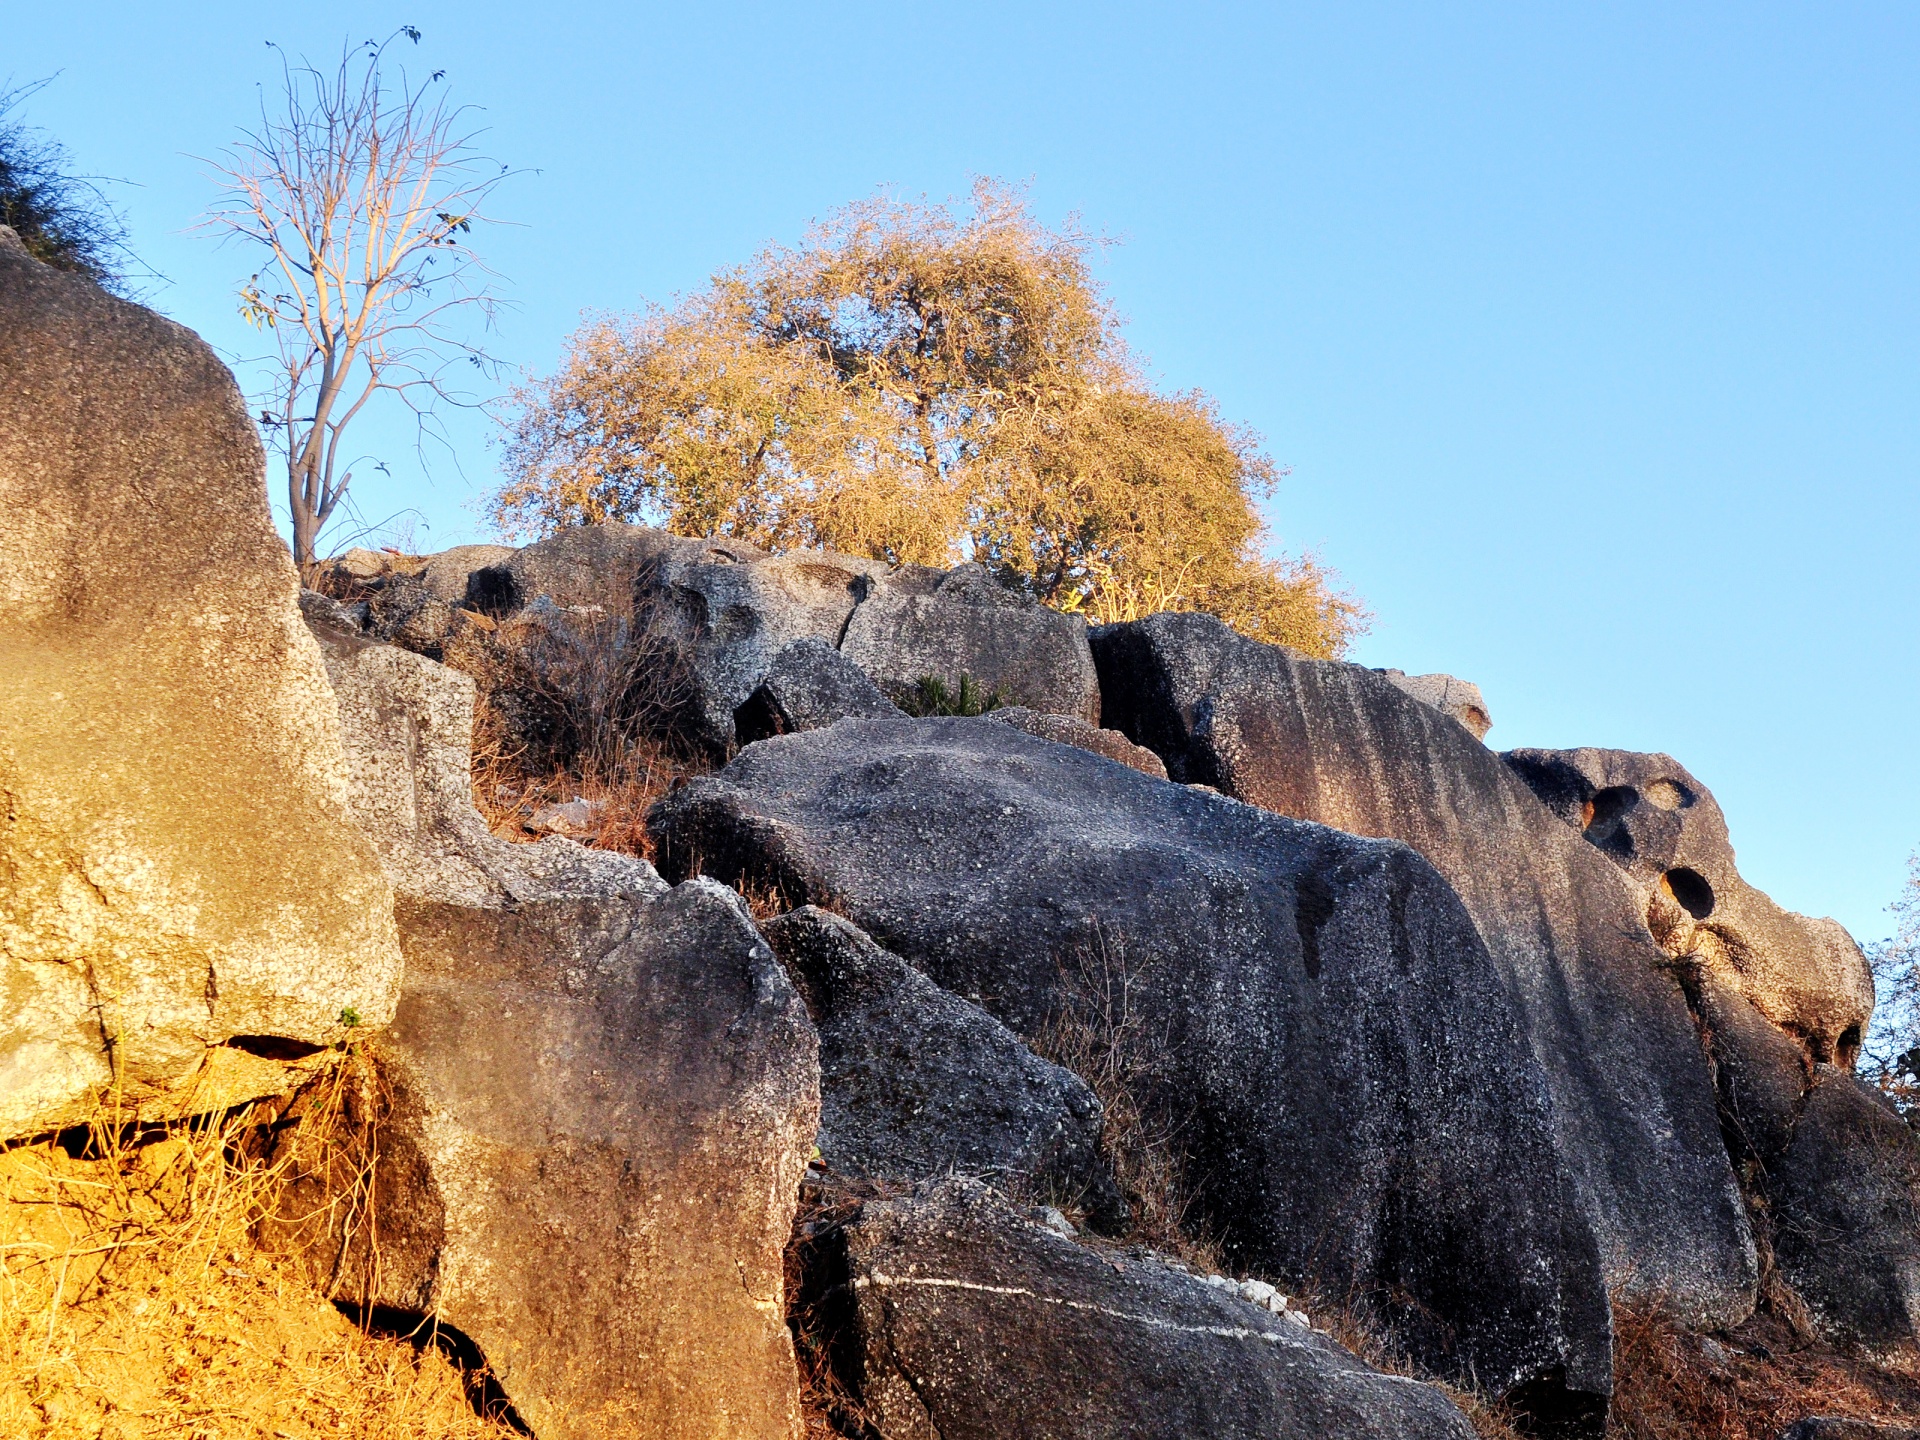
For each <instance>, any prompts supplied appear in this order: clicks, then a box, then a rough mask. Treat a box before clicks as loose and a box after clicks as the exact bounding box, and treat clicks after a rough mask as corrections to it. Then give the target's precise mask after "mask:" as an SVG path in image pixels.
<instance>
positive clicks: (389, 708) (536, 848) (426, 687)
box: [301, 591, 661, 905]
mask: <svg viewBox="0 0 1920 1440" xmlns="http://www.w3.org/2000/svg"><path fill="white" fill-rule="evenodd" d="M301 605H302V607H303V608H304V610H305V612H306V615H307V620H308V625H309V627H310V628H311V630H312V632H313V634H314V636H315V638H316V639H317V640H318V641H319V642H320V646H321V651H322V654H323V655H324V656H325V661H326V671H327V675H328V677H329V678H330V679H331V681H332V682H333V692H334V696H335V697H336V698H337V707H338V715H339V731H340V734H341V736H342V738H343V739H344V742H345V753H346V761H347V771H348V798H349V804H350V807H351V811H352V814H353V818H354V820H355V821H356V822H358V824H359V826H360V828H361V830H362V831H364V832H365V834H366V835H367V837H368V838H369V839H370V840H371V841H372V842H373V846H374V849H375V851H376V852H377V853H378V855H379V857H380V863H381V864H382V865H383V866H384V867H385V868H386V871H387V874H388V876H389V878H390V879H391V880H392V882H393V884H394V886H395V888H396V889H398V890H399V891H400V892H401V893H402V894H406V895H414V896H420V897H425V898H430V899H437V900H443V901H447V902H450V903H455V904H462V905H499V904H505V903H508V902H510V901H525V900H540V899H551V898H554V897H556V896H562V895H605V894H617V893H620V892H623V891H625V892H633V893H652V892H654V891H657V890H658V889H660V888H661V882H660V879H659V877H658V876H657V875H655V874H654V872H653V867H652V866H650V865H648V864H647V863H646V862H645V861H644V860H635V859H633V858H631V857H629V856H625V855H619V854H615V853H613V852H612V851H606V850H588V849H586V848H584V847H583V846H580V845H576V844H575V843H573V842H572V841H571V840H565V839H560V838H557V837H556V838H551V839H546V840H542V841H541V842H540V843H539V844H537V845H516V844H512V843H510V842H508V841H505V840H501V839H498V838H496V837H495V836H494V835H493V834H491V833H490V832H489V831H488V829H487V826H486V822H485V821H484V820H482V819H481V817H480V813H479V811H477V810H475V809H474V807H473V789H472V786H473V781H472V743H473V706H474V684H473V681H472V680H471V679H470V678H469V677H468V676H466V675H463V674H461V673H460V672H459V671H458V670H453V669H450V668H449V667H447V666H445V665H441V664H437V663H436V662H434V661H432V660H428V659H426V658H425V657H423V656H420V655H415V654H412V653H410V652H409V651H407V650H404V649H401V648H400V647H398V646H395V645H381V644H377V643H375V642H374V641H371V640H368V639H367V638H366V637H364V636H362V635H360V634H358V633H357V632H356V631H355V630H354V629H353V628H352V627H351V625H350V623H349V622H348V621H346V620H345V619H344V618H343V617H342V615H341V614H340V613H339V610H340V607H338V606H337V605H335V604H334V603H333V602H332V601H330V600H328V599H326V598H325V597H324V596H320V595H315V594H314V593H313V592H312V591H307V592H305V593H304V594H303V595H302V596H301Z"/></svg>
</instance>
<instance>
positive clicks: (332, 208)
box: [205, 26, 512, 572]
mask: <svg viewBox="0 0 1920 1440" xmlns="http://www.w3.org/2000/svg"><path fill="white" fill-rule="evenodd" d="M403 39H404V40H407V41H409V42H411V43H415V44H417V43H418V42H419V39H420V32H419V31H418V30H416V29H414V28H413V27H412V26H402V27H401V28H400V29H399V30H396V31H395V32H394V33H393V34H392V35H390V36H388V37H387V38H386V39H385V40H383V41H378V42H375V41H372V40H368V41H364V42H362V43H360V44H357V45H354V44H349V45H347V46H345V47H343V48H342V50H341V54H340V63H339V66H338V68H337V69H336V70H334V71H332V72H330V73H329V72H322V71H321V70H319V69H317V68H315V67H314V66H312V65H310V64H307V63H306V62H304V61H302V62H301V63H299V64H297V65H296V64H294V63H293V62H292V61H290V60H289V59H288V58H287V56H286V55H285V53H284V52H280V51H279V48H278V47H277V46H275V47H273V48H274V49H275V51H276V53H278V54H279V55H280V69H281V77H280V78H281V86H280V90H279V93H278V94H277V95H275V96H274V97H273V104H274V108H272V109H269V105H268V99H267V97H266V96H265V95H263V96H262V99H261V106H260V122H259V125H258V128H256V129H253V130H249V131H244V132H243V133H242V135H241V138H240V140H239V142H238V143H237V144H235V145H234V146H233V147H232V149H231V150H229V151H228V152H227V154H226V155H225V156H224V157H223V159H222V160H221V161H218V162H212V163H213V165H214V172H215V175H216V177H217V178H218V180H219V182H220V185H221V190H222V193H221V197H220V199H219V201H218V202H217V203H216V204H215V206H214V207H213V209H212V210H211V211H210V213H209V214H208V217H207V220H206V222H205V223H206V224H207V225H208V226H209V227H210V228H212V229H214V230H216V231H218V232H220V233H221V234H223V235H225V236H231V237H233V238H236V239H239V240H242V241H244V242H246V243H247V244H248V245H249V246H253V247H258V248H260V249H262V250H264V251H265V252H266V253H265V255H264V256H263V257H262V260H261V265H260V268H259V269H258V270H256V271H255V272H254V274H253V275H252V276H251V277H250V278H249V279H248V280H247V281H246V282H245V283H244V284H242V285H241V287H240V313H241V315H242V316H243V317H245V319H246V320H247V322H248V323H249V324H251V325H253V326H254V327H255V328H257V329H260V330H263V331H266V332H267V333H269V334H270V335H272V337H273V338H274V340H275V342H276V347H277V350H278V355H277V358H276V359H275V360H274V361H273V362H272V372H271V378H270V380H269V382H268V383H267V386H266V391H267V393H266V395H265V396H264V397H263V398H264V402H265V403H263V405H262V408H261V412H260V417H259V418H260V423H261V426H262V428H263V430H265V431H266V432H267V434H268V436H269V438H270V441H271V443H273V444H274V446H275V448H276V449H277V450H278V451H279V452H280V454H281V455H282V457H283V458H284V460H285V462H286V467H287V502H288V507H289V509H290V510H291V512H292V517H293V551H294V559H295V561H296V562H297V563H298V564H299V565H300V567H301V569H302V571H303V572H305V571H306V570H308V569H310V568H311V567H312V565H313V563H314V560H315V558H316V556H315V548H316V546H317V544H318V541H319V536H320V532H321V531H322V530H323V529H324V528H325V527H326V524H327V522H328V520H329V519H330V518H331V517H332V516H333V514H334V511H335V509H336V508H337V507H338V506H339V504H340V502H341V501H342V500H343V499H344V498H345V496H346V493H347V487H348V486H349V485H350V484H351V482H352V479H353V475H352V470H351V468H350V466H349V465H347V464H344V463H343V460H342V457H343V454H344V453H345V452H344V451H343V450H342V446H343V445H344V443H345V435H346V431H347V428H348V426H349V424H350V423H351V422H352V421H353V420H354V419H355V418H356V417H357V416H358V415H359V414H360V413H361V412H362V410H363V409H364V408H365V407H366V405H367V403H368V402H369V401H371V400H372V399H373V398H374V397H375V396H376V395H380V394H387V395H391V396H394V397H395V398H397V399H398V400H399V401H400V402H401V403H402V404H404V405H405V406H406V407H407V408H408V410H410V411H411V412H412V414H413V415H414V418H415V420H416V423H417V424H418V425H419V426H420V428H421V430H422V432H423V433H426V432H428V431H429V430H431V429H433V428H434V427H436V426H437V424H438V417H439V412H440V410H441V407H443V406H455V407H461V408H471V407H473V406H475V405H478V404H480V403H482V401H481V400H479V399H476V398H475V397H474V396H473V395H471V394H470V393H468V392H467V391H465V390H463V389H461V388H459V386H458V384H457V383H456V382H455V380H454V367H455V366H456V365H458V364H460V363H462V362H466V363H469V364H471V365H472V366H473V367H474V369H476V370H477V371H478V372H479V373H481V374H483V375H486V376H488V377H492V376H494V375H496V374H497V373H498V370H497V366H496V364H495V362H494V360H493V358H492V356H491V355H489V354H488V353H487V351H486V349H485V347H484V346H483V344H482V343H480V340H479V338H477V337H478V336H481V335H484V333H485V332H487V331H490V330H491V329H492V326H493V320H494V316H495V313H496V311H497V309H498V307H499V304H500V301H499V298H498V296H497V295H496V294H495V292H494V288H493V287H494V284H495V282H496V281H497V279H498V277H497V276H496V275H495V274H494V272H493V271H492V270H490V269H488V268H487V266H486V265H485V264H483V263H482V262H481V260H480V259H479V257H478V256H476V255H475V254H474V252H473V251H472V249H471V248H470V245H469V241H470V239H471V237H472V235H473V232H474V227H475V226H478V225H484V224H489V223H494V222H493V221H492V219H491V217H490V216H488V215H487V214H485V209H486V205H487V203H488V201H489V200H490V199H491V197H492V195H493V192H494V190H495V189H496V188H497V187H498V186H499V185H500V183H501V182H502V181H503V180H505V179H507V178H508V177H509V175H510V174H511V173H512V172H510V171H509V170H507V168H506V167H504V166H501V165H497V164H495V163H494V162H492V161H490V160H487V159H484V158H483V157H482V156H481V155H480V154H479V153H478V152H477V151H476V150H475V149H474V145H473V141H474V139H475V132H474V131H471V130H469V129H467V128H466V125H467V118H466V117H467V115H468V113H469V109H470V107H467V106H452V105H450V104H449V103H448V101H447V98H446V94H445V91H444V90H443V89H442V88H441V81H442V80H443V79H444V77H445V74H446V72H445V71H442V70H436V71H434V72H433V73H432V75H430V76H429V77H428V78H427V79H426V80H425V81H424V82H421V83H417V84H416V83H415V82H414V81H412V80H411V79H410V78H409V77H408V76H407V74H406V72H405V70H404V69H402V68H401V67H399V66H398V65H397V64H395V63H393V62H392V61H391V59H390V56H389V53H388V52H389V50H390V49H392V47H393V46H394V45H395V43H396V42H398V41H400V40H403ZM393 72H397V73H398V79H397V80H395V79H393V78H392V74H393Z"/></svg>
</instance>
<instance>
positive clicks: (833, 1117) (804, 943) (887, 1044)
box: [763, 905, 1127, 1228]
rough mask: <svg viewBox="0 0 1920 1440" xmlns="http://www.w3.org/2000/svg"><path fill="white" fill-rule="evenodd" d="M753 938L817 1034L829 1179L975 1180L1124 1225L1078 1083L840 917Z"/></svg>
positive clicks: (809, 911) (797, 917) (1096, 1105)
mask: <svg viewBox="0 0 1920 1440" xmlns="http://www.w3.org/2000/svg"><path fill="white" fill-rule="evenodd" d="M763 928H764V930H765V933H766V937H767V940H768V942H769V943H770V944H771V945H772V946H773V948H774V950H775V952H776V953H777V954H778V955H779V956H780V958H781V960H782V961H783V962H784V963H785V964H786V966H787V969H788V971H789V973H790V974H793V975H795V976H796V977H797V978H798V980H799V982H800V988H801V993H802V994H803V995H804V996H805V997H806V1000H807V1007H808V1009H809V1010H810V1011H811V1012H812V1015H813V1018H814V1022H815V1024H816V1025H817V1026H818V1028H819V1032H820V1138H819V1142H818V1143H819V1147H820V1154H821V1157H822V1158H823V1159H824V1160H825V1161H826V1163H827V1165H828V1166H829V1167H830V1168H831V1169H832V1170H833V1171H835V1172H836V1173H838V1174H841V1175H846V1176H854V1177H860V1178H869V1179H877V1180H886V1181H890V1182H894V1183H904V1184H905V1185H907V1186H909V1187H911V1186H912V1185H914V1184H916V1183H918V1182H920V1181H924V1180H932V1179H937V1178H939V1177H941V1176H944V1175H947V1174H950V1173H953V1174H962V1175H972V1176H977V1177H982V1178H985V1179H988V1180H991V1181H993V1182H994V1183H995V1184H996V1185H997V1186H998V1187H999V1188H1000V1189H1002V1190H1008V1191H1024V1192H1026V1193H1029V1194H1034V1195H1036V1196H1038V1197H1039V1198H1043V1199H1045V1200H1047V1201H1048V1202H1050V1203H1053V1204H1057V1205H1061V1206H1066V1207H1069V1208H1075V1209H1079V1210H1083V1211H1085V1212H1086V1213H1087V1214H1088V1215H1089V1217H1091V1219H1092V1220H1093V1222H1094V1223H1095V1224H1096V1225H1098V1226H1101V1227H1103V1228H1114V1227H1119V1226H1124V1224H1125V1222H1126V1219H1127V1203H1126V1200H1125V1198H1124V1197H1122V1196H1121V1194H1120V1192H1119V1190H1118V1189H1117V1188H1116V1187H1115V1185H1114V1183H1113V1177H1112V1176H1111V1175H1110V1174H1108V1172H1107V1168H1106V1166H1105V1165H1104V1164H1103V1163H1102V1162H1101V1160H1100V1156H1099V1141H1100V1120H1101V1111H1100V1102H1099V1101H1098V1100H1096V1099H1095V1098H1094V1096H1093V1092H1092V1091H1091V1090H1089V1089H1087V1087H1086V1085H1085V1083H1084V1082H1083V1081H1081V1079H1080V1078H1079V1077H1078V1076H1077V1075H1075V1074H1073V1072H1072V1071H1070V1070H1063V1069H1062V1068H1061V1067H1060V1066H1058V1065H1052V1064H1049V1063H1048V1062H1046V1061H1045V1060H1042V1059H1041V1058H1040V1057H1039V1056H1037V1055H1035V1054H1034V1053H1033V1052H1032V1051H1031V1050H1029V1049H1028V1048H1027V1047H1026V1045H1025V1044H1024V1043H1023V1042H1022V1041H1021V1039H1020V1037H1019V1036H1017V1035H1015V1034H1014V1033H1013V1032H1012V1031H1011V1030H1009V1029H1007V1027H1006V1026H1004V1025H1002V1024H1001V1023H1000V1022H999V1021H998V1020H995V1019H994V1018H993V1017H992V1016H991V1015H989V1014H987V1012H986V1011H984V1010H982V1009H981V1008H980V1007H979V1006H977V1005H973V1004H969V1003H968V1002H967V1001H965V1000H962V999H961V998H960V997H959V996H957V995H952V994H949V993H948V992H947V991H945V990H942V989H941V988H940V987H939V986H937V985H935V984H934V983H933V982H932V981H931V980H929V979H927V977H926V976H924V975H922V974H921V973H920V972H919V971H918V970H915V969H914V968H913V967H912V966H911V965H908V964H907V963H906V962H905V961H904V960H902V959H900V957H899V956H897V955H892V954H889V953H888V952H887V951H885V950H883V949H881V948H880V947H879V946H878V945H876V944H874V943H873V941H872V940H871V939H869V938H868V937H867V936H866V935H865V934H863V933H862V932H861V931H860V930H859V929H858V928H857V927H856V926H854V925H853V924H852V923H851V922H849V921H846V920H843V919H841V918H840V917H839V916H837V915H831V914H829V913H827V912H826V911H824V910H819V909H816V908H814V907H813V906H811V905H809V906H805V907H803V908H801V909H799V910H796V911H794V912H793V913H791V914H789V915H784V916H782V917H781V918H779V919H777V920H774V921H772V922H771V923H769V924H767V925H766V926H765V927H763Z"/></svg>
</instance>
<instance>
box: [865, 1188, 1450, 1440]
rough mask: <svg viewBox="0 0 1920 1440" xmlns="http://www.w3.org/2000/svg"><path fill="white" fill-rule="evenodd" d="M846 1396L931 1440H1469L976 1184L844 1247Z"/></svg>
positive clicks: (897, 1206)
mask: <svg viewBox="0 0 1920 1440" xmlns="http://www.w3.org/2000/svg"><path fill="white" fill-rule="evenodd" d="M843 1243H844V1258H843V1260H842V1264H843V1266H844V1269H843V1272H842V1273H843V1277H844V1278H843V1280H842V1283H843V1284H845V1285H847V1286H849V1287H850V1290H851V1294H852V1297H853V1303H852V1307H851V1311H852V1313H851V1315H850V1316H849V1317H848V1323H849V1329H850V1330H851V1332H852V1333H851V1334H850V1335H848V1336H847V1337H845V1340H844V1341H843V1343H844V1344H846V1345H847V1347H848V1348H849V1349H850V1350H851V1352H852V1358H853V1363H852V1365H851V1366H850V1367H849V1368H850V1369H851V1370H853V1372H854V1374H855V1383H856V1384H857V1385H858V1388H859V1399H860V1401H861V1403H862V1405H863V1408H864V1409H865V1411H866V1413H867V1415H868V1416H869V1417H871V1420H872V1421H873V1422H874V1423H875V1424H876V1425H877V1428H878V1430H879V1432H880V1433H882V1434H886V1435H890V1436H894V1435H897V1436H901V1437H914V1440H917V1437H929V1440H931V1437H935V1436H938V1437H940V1440H1005V1437H1008V1436H1014V1435H1018V1436H1022V1437H1029V1440H1106V1437H1113V1440H1118V1437H1123V1436H1124V1437H1130V1440H1188V1437H1192V1436H1201V1435H1204V1436H1207V1437H1209V1440H1243V1437H1244V1440H1472V1436H1473V1433H1474V1432H1473V1427H1472V1426H1471V1425H1469V1424H1468V1423H1467V1421H1466V1418H1465V1417H1464V1416H1462V1415H1461V1414H1460V1412H1459V1411H1458V1410H1457V1409H1455V1408H1454V1406H1453V1405H1452V1404H1451V1403H1450V1402H1449V1401H1448V1400H1447V1398H1446V1397H1445V1396H1444V1395H1443V1394H1442V1393H1441V1392H1440V1391H1439V1390H1437V1389H1435V1388H1434V1387H1433V1386H1430V1385H1422V1384H1418V1383H1415V1382H1413V1381H1410V1380H1407V1379H1404V1378H1402V1377H1400V1376H1397V1375H1385V1374H1381V1373H1380V1372H1378V1371H1376V1370H1372V1369H1370V1368H1368V1367H1367V1366H1366V1365H1363V1364H1362V1363H1360V1361H1358V1360H1356V1359H1355V1358H1354V1357H1353V1356H1352V1355H1350V1354H1348V1353H1347V1352H1346V1351H1344V1350H1342V1349H1341V1348H1340V1347H1339V1346H1338V1345H1336V1344H1334V1343H1333V1342H1332V1341H1331V1340H1329V1339H1327V1338H1326V1337H1325V1336H1324V1335H1321V1334H1319V1333H1316V1332H1315V1331H1313V1330H1311V1329H1308V1328H1307V1327H1306V1326H1304V1325H1302V1324H1300V1323H1298V1322H1297V1319H1296V1318H1295V1317H1291V1316H1289V1317H1282V1316H1280V1315H1276V1314H1274V1313H1272V1311H1270V1310H1268V1309H1266V1308H1263V1307H1261V1306H1256V1305H1253V1304H1250V1303H1248V1302H1247V1301H1245V1300H1243V1299H1241V1298H1239V1296H1238V1295H1237V1294H1235V1293H1233V1291H1231V1290H1230V1289H1227V1288H1224V1287H1220V1286H1215V1285H1209V1284H1207V1283H1205V1282H1204V1281H1202V1280H1200V1279H1199V1278H1197V1277H1195V1276H1193V1275H1190V1274H1187V1273H1185V1272H1184V1271H1182V1270H1179V1269H1176V1268H1174V1267H1173V1266H1171V1265H1169V1264H1166V1263H1165V1262H1162V1261H1161V1260H1159V1259H1158V1258H1157V1257H1154V1256H1151V1255H1139V1254H1134V1255H1127V1256H1120V1255H1116V1254H1114V1253H1112V1252H1110V1251H1102V1250H1095V1249H1091V1248H1089V1247H1087V1246H1085V1245H1082V1244H1079V1243H1077V1242H1076V1241H1074V1240H1072V1239H1070V1238H1067V1237H1065V1236H1063V1235H1061V1234H1059V1233H1057V1232H1056V1231H1055V1230H1053V1229H1050V1228H1048V1227H1047V1226H1045V1225H1042V1224H1039V1223H1036V1222H1035V1221H1034V1220H1032V1219H1030V1218H1028V1217H1026V1216H1024V1215H1022V1214H1020V1213H1019V1212H1017V1211H1015V1210H1013V1209H1012V1208H1011V1207H1009V1206H1008V1205H1006V1204H1005V1202H1003V1201H1001V1200H1000V1199H998V1198H997V1197H996V1196H994V1195H993V1194H992V1193H991V1192H989V1191H987V1190H985V1189H984V1188H982V1187H980V1186H977V1185H966V1184H960V1183H954V1184H948V1185H945V1186H942V1187H940V1188H938V1189H936V1190H933V1191H931V1192H929V1193H925V1194H922V1195H919V1196H916V1197H913V1198H908V1199H902V1200H893V1201H884V1202H883V1201H871V1202H868V1203H867V1205H866V1206H865V1207H864V1209H863V1210H862V1212H861V1214H860V1215H859V1217H858V1219H857V1220H855V1221H854V1222H853V1223H852V1224H850V1225H848V1226H847V1227H846V1229H845V1230H844V1232H843Z"/></svg>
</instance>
